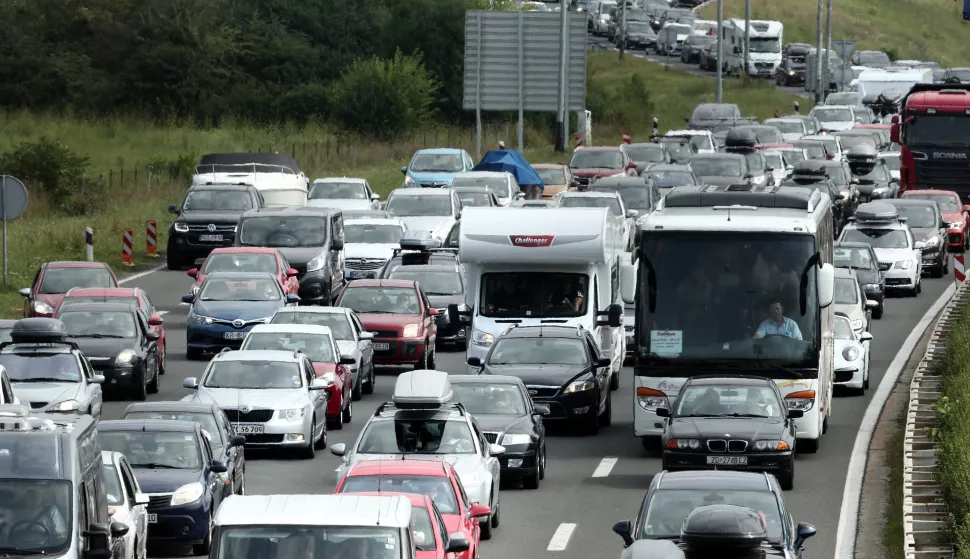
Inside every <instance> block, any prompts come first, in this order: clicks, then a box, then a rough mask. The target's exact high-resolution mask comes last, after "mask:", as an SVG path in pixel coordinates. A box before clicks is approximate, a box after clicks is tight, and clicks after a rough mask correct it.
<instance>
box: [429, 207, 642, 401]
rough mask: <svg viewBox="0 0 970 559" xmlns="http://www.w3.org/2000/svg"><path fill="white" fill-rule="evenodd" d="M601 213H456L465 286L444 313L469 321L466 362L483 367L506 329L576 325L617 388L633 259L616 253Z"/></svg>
mask: <svg viewBox="0 0 970 559" xmlns="http://www.w3.org/2000/svg"><path fill="white" fill-rule="evenodd" d="M608 212H609V210H608V209H607V208H555V209H544V208H484V207H482V208H478V207H475V208H468V209H466V210H465V211H464V213H462V216H461V238H460V240H459V242H458V247H459V248H458V259H459V261H460V262H461V263H462V265H464V266H465V276H466V279H467V282H468V283H467V285H466V289H465V304H464V305H461V306H460V307H459V305H452V306H450V307H449V308H448V313H449V315H450V318H451V320H454V321H457V320H459V318H460V315H464V316H465V317H466V319H467V318H470V319H471V336H470V338H471V339H469V340H468V354H467V357H477V358H479V359H481V360H482V361H483V362H484V361H485V356H486V354H487V353H488V350H489V348H490V347H491V345H492V343H493V342H494V341H495V339H496V338H498V337H499V336H500V335H501V334H502V333H503V332H504V331H505V330H507V329H508V328H509V327H511V326H512V325H519V326H538V325H542V324H550V325H581V326H582V327H583V328H585V329H586V330H588V331H589V332H591V333H592V334H593V336H594V338H595V339H596V340H597V342H598V343H599V350H600V353H601V354H602V355H603V356H604V357H608V358H610V359H611V360H612V365H611V370H610V372H611V375H612V376H611V382H612V385H613V386H614V387H616V386H618V385H617V383H618V381H619V372H620V368H621V367H622V365H623V358H624V355H625V352H626V336H624V333H623V324H622V317H623V302H624V300H626V301H629V302H631V303H632V302H633V293H634V288H635V284H636V281H635V275H634V274H635V268H634V267H633V264H632V255H631V254H630V253H629V252H623V245H622V239H620V238H619V237H618V236H617V235H616V233H615V230H614V228H612V227H610V225H609V214H608ZM623 287H625V288H626V291H624V292H622V293H621V291H622V288H623ZM624 295H625V297H624ZM456 323H457V322H456ZM478 371H479V368H478V367H469V368H468V372H469V374H477V373H478Z"/></svg>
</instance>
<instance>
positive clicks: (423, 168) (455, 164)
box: [410, 153, 463, 173]
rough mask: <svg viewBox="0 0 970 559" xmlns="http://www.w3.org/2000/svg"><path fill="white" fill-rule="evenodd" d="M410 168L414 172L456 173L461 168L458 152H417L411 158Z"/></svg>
mask: <svg viewBox="0 0 970 559" xmlns="http://www.w3.org/2000/svg"><path fill="white" fill-rule="evenodd" d="M410 170H411V171H413V172H416V173H457V172H460V171H462V170H463V165H462V161H461V155H460V154H458V153H419V154H417V155H415V156H414V159H412V160H411V166H410Z"/></svg>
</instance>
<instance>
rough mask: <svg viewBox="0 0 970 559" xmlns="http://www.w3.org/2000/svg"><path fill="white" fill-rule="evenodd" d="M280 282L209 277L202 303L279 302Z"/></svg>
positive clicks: (201, 292)
mask: <svg viewBox="0 0 970 559" xmlns="http://www.w3.org/2000/svg"><path fill="white" fill-rule="evenodd" d="M281 297H282V295H281V294H280V286H279V282H277V281H275V280H272V279H269V278H266V279H263V278H253V279H242V280H236V279H226V278H219V277H211V276H210V277H209V278H207V279H206V280H205V281H204V282H203V283H202V291H200V292H199V300H200V301H279V300H280V298H281Z"/></svg>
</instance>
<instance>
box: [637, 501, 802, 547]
mask: <svg viewBox="0 0 970 559" xmlns="http://www.w3.org/2000/svg"><path fill="white" fill-rule="evenodd" d="M707 505H735V506H739V507H746V508H750V509H753V510H755V511H757V512H759V513H761V515H763V518H764V520H765V525H766V527H767V529H768V539H769V540H770V541H772V542H779V543H780V542H781V541H782V539H783V538H784V531H783V530H784V528H783V526H784V520H783V519H782V517H781V511H780V510H779V508H778V501H777V498H776V497H775V494H774V493H772V492H771V491H731V490H709V489H661V490H658V491H656V492H655V493H654V494H653V497H651V498H650V502H649V503H647V511H646V518H645V519H644V520H643V525H642V528H641V532H640V535H639V538H640V539H661V538H664V539H666V538H671V539H679V538H680V533H681V528H683V526H684V520H686V519H687V515H689V514H690V513H691V512H693V510H694V509H696V508H697V507H703V506H707Z"/></svg>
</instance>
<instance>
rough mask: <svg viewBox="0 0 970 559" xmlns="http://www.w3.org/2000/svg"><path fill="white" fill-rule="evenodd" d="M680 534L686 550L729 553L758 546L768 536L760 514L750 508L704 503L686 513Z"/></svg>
mask: <svg viewBox="0 0 970 559" xmlns="http://www.w3.org/2000/svg"><path fill="white" fill-rule="evenodd" d="M680 534H681V541H682V542H683V543H684V544H686V545H687V548H688V550H714V549H716V550H718V551H720V552H727V553H730V552H731V551H741V550H752V549H757V548H759V547H761V545H762V544H763V543H764V542H765V540H766V539H767V538H768V529H767V527H766V526H765V521H764V520H763V519H762V518H761V515H760V514H759V513H757V512H755V511H754V510H752V509H750V508H747V507H739V506H735V505H707V506H703V507H697V508H696V509H694V510H693V511H691V513H690V514H688V515H687V519H686V520H684V526H683V528H682V529H681V532H680ZM718 556H719V557H723V556H724V555H721V554H718Z"/></svg>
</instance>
